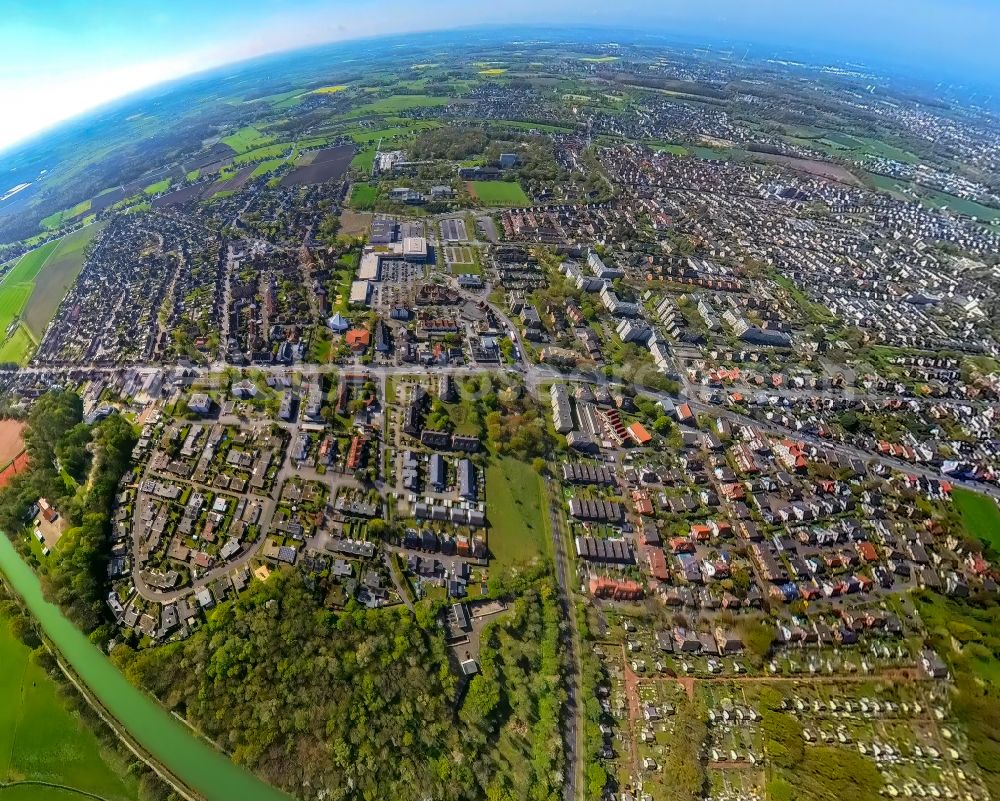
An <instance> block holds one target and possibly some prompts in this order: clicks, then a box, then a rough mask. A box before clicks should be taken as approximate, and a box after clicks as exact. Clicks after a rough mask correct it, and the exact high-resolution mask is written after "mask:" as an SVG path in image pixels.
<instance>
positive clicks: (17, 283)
mask: <svg viewBox="0 0 1000 801" xmlns="http://www.w3.org/2000/svg"><path fill="white" fill-rule="evenodd" d="M103 227H104V224H103V223H102V224H99V225H89V226H87V227H86V228H81V229H79V230H78V231H74V232H73V233H71V234H68V235H67V236H65V237H63V238H62V239H58V240H53V241H51V242H47V243H46V244H44V245H42V246H41V247H40V248H36V249H35V250H32V251H31V252H30V253H25V254H24V256H22V257H21V259H20V261H18V263H17V264H16V265H14V268H13V269H12V270H11V271H10V272H9V273H8V274H7V276H6V277H5V278H4V279H3V281H0V362H17V363H19V364H24V363H25V362H26V361H27V359H28V358H29V357H30V355H31V353H32V352H33V351H34V349H35V346H36V345H37V344H38V341H39V340H40V339H41V337H42V334H44V333H45V329H46V327H47V326H48V324H49V321H50V320H51V319H52V317H53V315H55V313H56V310H57V309H58V308H59V304H60V303H61V302H62V299H63V297H65V295H66V292H68V291H69V288H70V287H71V286H72V285H73V282H74V281H75V280H76V277H77V275H79V274H80V270H82V269H83V260H84V256H85V255H86V250H87V245H89V244H90V242H91V240H92V239H93V238H94V237H95V236H96V235H97V233H98V232H99V231H100V230H101V229H102V228H103ZM15 319H19V320H20V324H19V325H18V327H17V328H16V329H15V330H14V331H13V333H12V334H11V336H10V337H9V338H7V337H6V332H7V328H8V327H9V326H10V324H11V323H12V322H13V321H14V320H15Z"/></svg>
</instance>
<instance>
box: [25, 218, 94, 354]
mask: <svg viewBox="0 0 1000 801" xmlns="http://www.w3.org/2000/svg"><path fill="white" fill-rule="evenodd" d="M104 225H105V223H103V222H102V223H96V224H94V225H89V226H87V227H86V228H81V229H80V230H79V231H74V232H73V233H71V234H69V235H67V236H65V237H63V238H62V239H61V240H59V244H58V247H57V248H56V249H55V252H53V253H52V255H51V256H50V257H49V259H48V261H46V262H45V267H44V269H45V274H44V278H45V280H44V281H38V282H36V284H35V288H34V291H33V292H32V293H31V298H30V299H29V300H28V305H27V306H26V307H25V310H24V324H25V325H26V326H27V327H28V331H29V332H30V333H31V334H32V336H33V337H35V338H36V339H40V338H41V336H42V334H44V333H45V329H46V327H47V326H48V324H49V321H50V320H51V319H52V317H53V315H55V313H56V310H57V309H58V308H59V304H60V303H62V299H63V298H64V297H65V295H66V293H67V292H68V291H69V288H70V287H71V286H72V285H73V282H74V281H76V277H77V276H78V275H79V274H80V270H82V269H83V262H84V259H85V257H86V255H87V248H88V247H89V245H90V243H91V242H92V241H93V240H94V238H95V237H96V236H97V235H98V234H99V233H100V232H101V231H102V230H103V229H104Z"/></svg>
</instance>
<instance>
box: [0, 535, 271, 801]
mask: <svg viewBox="0 0 1000 801" xmlns="http://www.w3.org/2000/svg"><path fill="white" fill-rule="evenodd" d="M0 572H2V573H3V575H4V577H5V578H6V580H7V581H8V582H9V584H10V586H11V587H12V588H13V589H14V590H15V591H16V592H17V594H18V595H20V596H21V598H23V599H24V602H25V604H27V606H28V609H30V610H31V613H32V614H33V615H34V616H35V619H36V620H38V621H39V623H41V626H42V628H43V629H44V631H45V633H46V635H48V637H49V639H50V640H52V642H53V643H55V646H56V648H57V649H58V650H59V653H60V655H61V656H62V658H63V660H64V661H65V662H67V663H68V664H69V665H70V666H72V668H73V670H74V671H75V672H76V675H77V677H78V678H79V679H80V681H82V683H83V684H85V685H86V686H87V688H88V689H89V690H90V692H91V693H93V695H94V696H95V697H96V698H98V699H99V700H100V702H101V703H102V704H103V705H104V706H105V708H106V709H107V710H108V711H109V712H110V713H111V714H112V715H113V716H114V717H115V718H116V719H117V720H118V722H119V723H120V724H121V725H122V727H123V728H124V729H125V730H126V731H128V733H129V735H131V737H133V738H134V739H135V741H136V742H138V743H139V744H140V745H141V746H142V747H143V748H144V749H145V750H146V751H148V752H149V753H150V754H152V755H153V757H155V759H156V760H158V761H159V762H161V763H162V764H163V765H164V766H165V767H166V768H167V769H168V770H169V771H170V772H171V773H173V774H174V775H175V776H177V778H178V779H180V780H181V782H183V783H184V784H185V785H187V786H188V787H189V788H191V789H192V790H193V791H194V792H196V793H198V794H199V795H201V796H203V797H204V798H205V799H207V801H233V799H238V801H291V797H290V796H288V795H285V794H284V793H282V792H281V791H279V790H276V789H275V788H273V787H271V786H270V785H268V784H267V783H265V782H263V781H261V780H260V779H258V778H257V777H255V776H254V775H253V774H251V773H250V772H249V771H247V770H244V769H243V768H241V767H239V766H237V765H234V764H233V763H232V762H231V761H230V760H229V759H228V758H227V757H226V756H225V755H224V754H222V753H220V752H219V751H217V750H216V749H215V748H213V747H212V746H211V745H209V744H208V743H206V742H205V741H204V740H202V739H201V738H200V737H198V736H197V735H195V734H194V733H193V732H192V731H191V730H190V729H188V728H187V727H186V726H185V725H184V724H183V723H181V722H180V721H178V720H177V719H176V718H174V717H173V716H172V715H171V714H170V713H169V712H167V711H166V710H165V709H164V708H163V707H162V706H160V705H159V704H158V703H157V702H156V701H154V700H153V699H152V698H150V697H149V696H148V695H146V694H145V693H143V692H142V691H141V690H138V689H137V688H135V687H133V686H132V685H131V684H129V682H128V680H127V679H126V678H125V677H124V676H123V675H122V674H121V672H120V671H119V670H118V668H116V667H115V666H114V665H113V664H112V663H111V662H110V660H108V658H107V657H106V656H105V655H104V653H103V652H102V651H101V650H100V649H99V648H97V647H96V646H95V645H94V644H93V643H91V642H90V640H88V639H87V637H86V636H84V634H83V632H81V631H80V630H79V629H78V628H76V626H74V625H73V624H72V623H71V622H70V620H69V619H68V618H66V617H64V616H63V614H62V612H61V611H60V610H59V608H58V607H57V606H56V605H55V604H51V603H49V602H48V601H46V600H45V598H44V596H43V595H42V585H41V583H40V582H39V580H38V576H36V575H35V573H34V571H33V570H32V569H31V567H29V566H28V564H27V563H26V562H25V561H24V560H23V559H21V557H20V555H19V554H18V553H17V551H16V550H15V549H14V546H13V545H12V544H11V542H10V540H8V539H7V537H6V536H5V535H4V534H2V533H0Z"/></svg>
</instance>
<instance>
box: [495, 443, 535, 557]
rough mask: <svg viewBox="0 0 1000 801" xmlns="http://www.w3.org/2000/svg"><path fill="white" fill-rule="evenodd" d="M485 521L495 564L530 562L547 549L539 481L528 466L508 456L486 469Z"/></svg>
mask: <svg viewBox="0 0 1000 801" xmlns="http://www.w3.org/2000/svg"><path fill="white" fill-rule="evenodd" d="M486 504H487V510H486V517H487V520H488V522H489V525H490V540H489V544H490V551H492V553H493V557H494V560H495V564H496V565H498V566H499V567H509V566H510V565H514V564H518V563H526V562H531V561H534V560H535V559H537V558H538V557H539V556H541V555H542V554H544V553H545V552H546V550H547V548H548V536H547V534H546V532H547V526H546V521H545V510H546V504H545V501H544V490H543V486H542V479H541V477H540V476H539V475H538V474H537V473H536V472H535V471H534V469H533V468H532V467H531V465H530V464H527V463H525V462H520V461H518V460H517V459H513V458H511V457H509V456H506V457H502V458H498V459H494V460H493V461H492V462H491V463H490V466H489V467H487V468H486Z"/></svg>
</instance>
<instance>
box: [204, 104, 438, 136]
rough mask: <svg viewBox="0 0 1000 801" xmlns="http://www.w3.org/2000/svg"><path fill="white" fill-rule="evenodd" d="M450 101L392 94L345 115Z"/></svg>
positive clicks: (381, 111) (359, 114)
mask: <svg viewBox="0 0 1000 801" xmlns="http://www.w3.org/2000/svg"><path fill="white" fill-rule="evenodd" d="M450 102H451V99H450V98H447V97H437V96H435V95H392V96H390V97H384V98H382V99H381V100H375V101H373V102H371V103H365V104H364V105H363V106H358V107H357V108H356V109H353V110H352V111H351V112H350V114H348V115H346V116H348V117H365V116H368V115H369V114H398V113H399V112H400V111H407V110H408V109H411V108H431V107H433V106H446V105H448V103H450ZM223 141H225V140H223Z"/></svg>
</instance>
